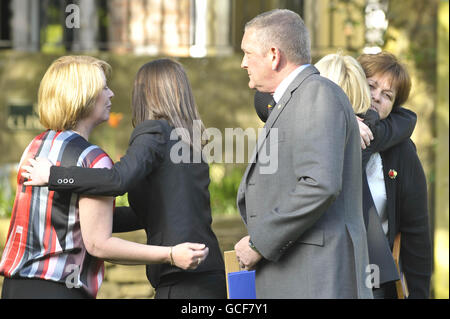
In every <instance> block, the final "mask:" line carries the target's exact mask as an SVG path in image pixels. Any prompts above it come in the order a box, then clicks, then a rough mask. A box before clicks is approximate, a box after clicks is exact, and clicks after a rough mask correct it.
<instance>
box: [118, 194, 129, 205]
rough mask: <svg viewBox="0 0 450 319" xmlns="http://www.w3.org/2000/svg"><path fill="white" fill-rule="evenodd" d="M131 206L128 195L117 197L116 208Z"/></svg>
mask: <svg viewBox="0 0 450 319" xmlns="http://www.w3.org/2000/svg"><path fill="white" fill-rule="evenodd" d="M121 206H130V204H129V203H128V193H126V194H124V195H122V196H117V197H116V207H121Z"/></svg>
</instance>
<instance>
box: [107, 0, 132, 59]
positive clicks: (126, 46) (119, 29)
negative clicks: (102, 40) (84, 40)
mask: <svg viewBox="0 0 450 319" xmlns="http://www.w3.org/2000/svg"><path fill="white" fill-rule="evenodd" d="M129 2H130V1H129V0H108V12H109V18H110V23H109V26H108V35H109V37H108V38H109V40H108V41H109V43H108V46H109V48H110V50H111V51H112V52H115V53H125V52H130V50H131V46H130V39H129V31H128V23H129V20H130V17H129V10H128V8H129Z"/></svg>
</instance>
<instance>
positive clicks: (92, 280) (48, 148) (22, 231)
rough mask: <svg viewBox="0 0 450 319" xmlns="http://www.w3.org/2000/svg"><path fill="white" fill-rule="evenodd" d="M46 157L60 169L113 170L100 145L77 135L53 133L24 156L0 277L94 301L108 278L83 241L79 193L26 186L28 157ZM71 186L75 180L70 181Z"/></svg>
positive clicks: (42, 136)
mask: <svg viewBox="0 0 450 319" xmlns="http://www.w3.org/2000/svg"><path fill="white" fill-rule="evenodd" d="M36 157H47V158H48V159H50V161H52V162H53V163H56V165H57V166H82V167H91V168H111V167H112V165H113V163H112V161H111V159H110V158H109V157H108V155H107V154H106V153H105V152H104V151H103V150H101V149H100V148H99V147H98V146H95V145H92V144H90V143H89V142H87V141H86V140H85V139H84V138H82V137H81V136H80V135H78V134H76V133H74V132H73V131H62V132H55V131H51V130H48V131H46V132H43V133H42V134H40V135H39V136H37V137H36V138H35V139H34V140H33V141H32V142H31V143H30V145H29V146H28V147H27V149H26V150H25V152H24V153H23V155H22V158H21V161H20V164H19V170H18V177H17V191H16V197H15V201H14V206H13V211H12V215H11V222H10V227H9V231H8V236H7V243H6V246H5V250H4V252H3V256H2V259H1V261H0V274H1V275H3V276H5V277H8V278H16V277H19V278H39V279H45V280H52V281H56V282H61V283H64V284H66V285H67V286H68V287H69V288H81V289H84V290H85V291H86V292H87V293H88V294H89V295H91V296H93V297H95V296H96V295H97V292H98V289H99V287H100V285H101V283H102V280H103V276H104V265H103V261H101V260H99V259H97V258H95V257H93V256H91V255H89V253H88V252H87V251H86V248H85V246H84V243H83V239H82V237H81V228H80V220H79V212H78V199H79V195H78V194H75V193H69V192H55V191H49V190H48V188H47V187H26V186H24V185H23V183H24V178H23V177H21V173H22V171H23V169H22V166H23V165H27V164H28V159H29V158H36ZM69 182H70V181H69Z"/></svg>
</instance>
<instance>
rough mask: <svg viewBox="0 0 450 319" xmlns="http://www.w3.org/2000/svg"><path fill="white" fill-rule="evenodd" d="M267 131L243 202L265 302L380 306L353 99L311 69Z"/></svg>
mask: <svg viewBox="0 0 450 319" xmlns="http://www.w3.org/2000/svg"><path fill="white" fill-rule="evenodd" d="M265 128H266V133H265V134H263V136H259V137H258V145H257V146H256V150H255V152H254V155H253V158H252V160H251V162H250V164H249V165H248V167H247V170H246V172H245V174H244V176H243V178H242V181H241V184H240V186H239V192H238V195H237V205H238V208H239V211H240V213H241V216H242V218H243V220H244V222H245V224H246V226H247V229H248V232H249V235H250V237H251V240H252V242H253V243H254V245H255V247H256V248H257V249H258V250H259V251H260V252H261V254H262V255H263V257H264V259H263V260H261V261H260V262H259V263H258V265H257V269H256V290H257V291H256V293H257V297H258V298H372V292H371V289H369V288H368V287H367V286H366V279H367V277H368V276H369V275H370V271H369V272H366V270H367V269H366V267H367V265H368V264H369V259H368V252H367V241H366V232H365V227H364V221H363V213H362V177H361V146H360V135H359V129H358V125H357V122H356V119H355V116H354V114H353V110H352V107H351V105H350V103H349V101H348V98H347V96H346V95H345V93H344V92H343V91H342V90H341V89H340V88H339V87H338V86H337V85H335V84H334V83H333V82H331V81H329V80H327V79H325V78H324V77H321V76H320V75H319V72H318V71H317V69H316V68H314V67H313V66H310V67H307V68H306V69H305V70H303V71H302V72H301V73H300V74H299V75H298V76H297V78H296V79H295V80H294V81H293V82H292V83H291V85H290V86H289V87H288V89H287V90H286V92H285V93H284V95H283V96H282V98H281V100H280V101H279V103H278V104H277V105H276V106H275V109H274V110H273V111H272V113H271V114H270V116H269V118H268V120H267V123H266V126H265ZM273 154H276V155H277V156H273ZM268 159H271V160H270V163H269V161H268ZM369 281H370V279H369Z"/></svg>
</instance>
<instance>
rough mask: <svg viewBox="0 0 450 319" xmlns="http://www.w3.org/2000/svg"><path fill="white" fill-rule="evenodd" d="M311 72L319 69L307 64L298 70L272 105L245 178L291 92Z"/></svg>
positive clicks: (311, 73) (317, 72)
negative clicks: (277, 100)
mask: <svg viewBox="0 0 450 319" xmlns="http://www.w3.org/2000/svg"><path fill="white" fill-rule="evenodd" d="M313 74H319V71H318V70H317V69H316V68H315V67H314V66H308V67H307V68H306V69H304V70H303V71H302V72H300V74H299V75H297V77H296V78H295V79H294V81H292V83H291V84H290V85H289V86H288V88H287V89H286V92H284V94H283V96H282V97H281V99H280V101H279V102H278V103H277V104H276V105H275V106H274V109H273V110H272V112H271V113H270V116H269V118H268V119H267V122H266V125H265V126H264V128H265V131H263V134H262V136H258V142H257V144H256V147H255V150H254V152H253V155H252V157H251V160H250V162H249V165H248V166H247V170H246V172H245V175H244V177H245V178H247V176H246V175H247V174H248V172H249V171H250V168H251V166H252V165H253V164H255V163H256V156H257V154H258V152H259V151H260V150H261V147H262V146H263V145H264V143H265V141H266V139H267V136H269V133H270V130H271V128H272V127H273V125H274V124H275V122H276V121H277V119H278V117H279V116H280V114H281V112H283V110H284V108H285V107H286V105H287V104H288V102H289V101H290V99H291V97H292V92H294V91H295V90H296V89H297V88H298V87H299V86H300V85H301V84H302V83H303V81H304V80H305V79H307V78H308V77H309V76H311V75H313Z"/></svg>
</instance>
